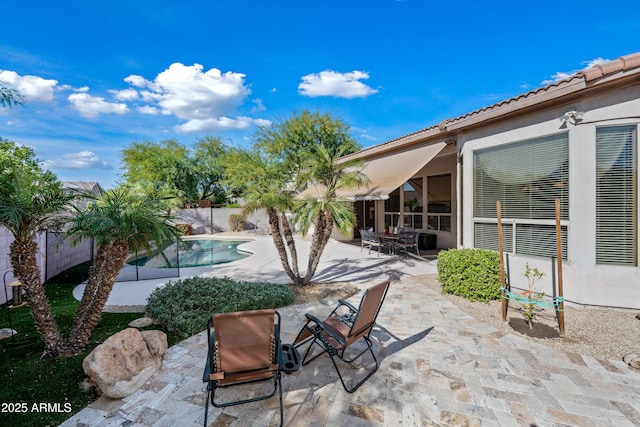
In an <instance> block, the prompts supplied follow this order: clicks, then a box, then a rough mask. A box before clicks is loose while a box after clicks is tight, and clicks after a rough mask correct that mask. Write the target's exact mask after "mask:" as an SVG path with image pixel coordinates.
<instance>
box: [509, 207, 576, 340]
mask: <svg viewBox="0 0 640 427" xmlns="http://www.w3.org/2000/svg"><path fill="white" fill-rule="evenodd" d="M498 203H500V202H498ZM556 252H557V257H558V263H557V268H558V300H559V301H560V302H559V303H558V306H557V307H558V308H557V310H558V326H559V328H560V336H562V337H563V336H564V301H563V300H564V291H563V289H562V228H561V227H560V199H556Z"/></svg>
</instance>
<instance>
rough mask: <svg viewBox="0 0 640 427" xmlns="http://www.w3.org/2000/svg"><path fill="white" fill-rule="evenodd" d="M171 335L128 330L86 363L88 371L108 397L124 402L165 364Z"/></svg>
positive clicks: (113, 339)
mask: <svg viewBox="0 0 640 427" xmlns="http://www.w3.org/2000/svg"><path fill="white" fill-rule="evenodd" d="M166 351H167V336H166V334H165V333H164V332H161V331H144V332H142V333H141V332H140V331H138V330H137V329H135V328H127V329H125V330H123V331H120V332H118V333H116V334H114V335H112V336H110V337H109V338H107V339H106V340H105V342H103V343H102V344H100V345H99V346H97V347H96V348H94V349H93V351H92V352H91V353H89V355H88V356H87V357H85V359H84V360H83V361H82V368H83V369H84V372H85V373H86V374H87V375H88V376H89V377H90V378H91V379H92V380H93V381H94V382H95V383H96V384H97V385H98V387H99V388H100V390H101V391H102V393H104V395H105V396H107V397H110V398H112V399H121V398H123V397H126V396H128V395H130V394H131V393H133V392H134V391H136V390H138V389H139V388H140V387H142V385H143V384H144V383H145V382H146V381H147V380H148V379H149V378H150V377H151V375H153V374H154V373H155V372H156V370H158V368H160V366H161V365H162V356H163V355H164V353H165V352H166Z"/></svg>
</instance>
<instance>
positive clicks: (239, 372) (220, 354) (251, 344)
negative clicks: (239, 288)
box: [202, 310, 283, 427]
mask: <svg viewBox="0 0 640 427" xmlns="http://www.w3.org/2000/svg"><path fill="white" fill-rule="evenodd" d="M276 319H277V322H276ZM207 343H208V347H207V348H208V354H207V362H206V366H205V369H204V373H203V378H202V380H203V382H207V399H206V401H205V413H204V425H205V427H206V426H207V416H208V412H209V401H210V402H211V404H212V405H213V406H215V407H216V408H224V407H227V406H233V405H240V404H244V403H250V402H256V401H260V400H265V399H269V398H271V397H273V396H274V395H275V394H276V391H279V393H280V425H282V422H283V410H282V385H281V373H280V369H279V360H280V314H279V313H278V312H277V311H275V310H253V311H241V312H233V313H220V314H216V315H214V316H212V317H211V318H210V319H209V321H208V323H207ZM260 381H270V382H272V383H273V384H272V386H269V390H268V391H266V392H263V393H258V392H255V391H251V390H250V389H249V390H247V389H245V390H244V391H238V390H239V388H236V389H235V392H220V393H219V394H218V396H217V397H218V400H216V391H218V389H224V388H228V387H233V386H240V385H243V384H249V383H254V382H260ZM254 392H255V393H256V394H254ZM242 394H248V395H249V397H247V398H244V399H242V398H240V397H239V396H242ZM221 395H222V396H221Z"/></svg>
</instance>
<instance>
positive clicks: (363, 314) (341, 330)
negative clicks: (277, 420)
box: [294, 280, 390, 393]
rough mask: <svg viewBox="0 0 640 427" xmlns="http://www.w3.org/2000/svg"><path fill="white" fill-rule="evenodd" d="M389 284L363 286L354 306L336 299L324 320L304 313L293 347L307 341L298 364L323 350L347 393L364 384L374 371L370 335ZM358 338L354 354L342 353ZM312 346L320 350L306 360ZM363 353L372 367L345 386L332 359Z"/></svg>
mask: <svg viewBox="0 0 640 427" xmlns="http://www.w3.org/2000/svg"><path fill="white" fill-rule="evenodd" d="M389 283H390V282H389V281H388V280H387V281H385V282H382V283H379V284H377V285H374V286H372V287H371V288H369V289H367V290H366V291H365V292H364V294H363V295H362V299H361V300H360V306H359V307H358V308H356V307H355V306H353V305H351V304H350V303H348V302H347V301H344V300H338V305H337V307H336V308H335V309H334V310H333V311H332V312H331V314H330V315H329V317H327V318H326V319H325V320H320V319H318V318H317V317H315V316H313V315H311V314H306V315H305V316H306V318H307V321H306V323H305V325H304V326H303V327H302V329H301V330H300V332H299V333H298V336H297V337H296V339H295V341H294V345H295V346H296V347H301V346H303V345H305V344H306V343H307V342H309V341H311V344H309V347H308V348H307V351H306V352H305V355H304V357H303V358H302V365H303V366H304V365H306V364H308V363H310V362H311V361H313V360H315V359H316V358H318V357H319V356H321V355H322V354H325V353H326V354H327V355H329V357H330V358H331V362H332V363H333V366H334V368H335V369H336V371H337V372H338V376H339V377H340V382H341V383H342V386H343V387H344V389H345V390H346V391H347V392H349V393H353V392H354V391H356V390H357V389H358V388H359V387H360V386H361V385H362V384H364V382H365V381H366V380H368V379H369V378H370V377H371V376H372V375H373V374H374V373H375V372H376V371H377V370H378V359H376V356H375V354H374V352H373V349H372V347H373V343H372V342H371V338H370V335H371V331H372V329H373V327H374V325H375V323H376V319H377V317H378V314H379V313H380V308H381V307H382V303H383V302H384V298H385V296H386V294H387V290H388V289H389ZM360 340H363V341H364V344H365V345H366V347H365V349H364V350H362V351H360V352H359V353H358V354H356V355H355V356H351V355H349V354H346V353H351V351H347V349H348V348H349V347H350V346H352V345H353V344H354V343H356V342H357V341H360ZM316 345H317V346H319V347H320V349H321V351H320V352H319V353H318V354H316V355H315V356H313V357H311V358H310V359H308V358H309V357H310V355H311V349H312V348H313V347H314V346H316ZM366 352H369V353H370V354H371V356H372V357H373V361H374V363H375V366H374V367H373V368H372V369H371V370H370V371H369V372H368V373H367V374H366V376H365V377H364V378H362V379H361V380H360V381H358V382H357V383H355V384H352V385H351V386H347V384H346V383H345V380H344V378H343V375H342V372H341V371H340V368H339V367H338V364H337V363H336V358H337V359H340V360H341V361H342V362H344V363H347V364H353V363H354V362H355V361H356V360H358V359H359V358H360V357H361V356H363V355H364V354H365V353H366ZM352 382H353V381H352Z"/></svg>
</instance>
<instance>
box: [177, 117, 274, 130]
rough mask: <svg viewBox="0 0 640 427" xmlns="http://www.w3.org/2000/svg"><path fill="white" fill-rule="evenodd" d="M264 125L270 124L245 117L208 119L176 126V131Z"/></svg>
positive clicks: (266, 121)
mask: <svg viewBox="0 0 640 427" xmlns="http://www.w3.org/2000/svg"><path fill="white" fill-rule="evenodd" d="M265 123H270V122H269V121H268V120H262V119H252V118H251V117H246V116H240V117H237V118H235V119H232V118H229V117H216V118H208V119H191V120H188V121H187V122H186V123H183V124H181V125H179V126H177V129H178V130H180V131H182V132H203V131H209V130H215V131H223V130H233V129H246V128H248V127H249V126H251V125H253V124H256V125H258V126H261V125H263V124H265Z"/></svg>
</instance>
